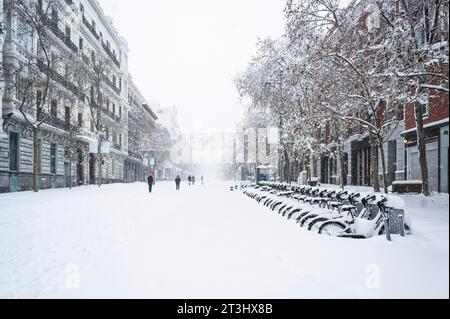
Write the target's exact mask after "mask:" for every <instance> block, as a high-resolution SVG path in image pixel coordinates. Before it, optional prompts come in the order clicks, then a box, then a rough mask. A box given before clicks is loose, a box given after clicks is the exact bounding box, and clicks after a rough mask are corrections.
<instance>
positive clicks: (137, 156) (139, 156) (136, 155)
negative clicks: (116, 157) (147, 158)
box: [128, 151, 143, 161]
mask: <svg viewBox="0 0 450 319" xmlns="http://www.w3.org/2000/svg"><path fill="white" fill-rule="evenodd" d="M128 155H129V156H130V157H134V158H137V159H139V160H141V161H142V159H143V157H142V155H140V154H138V153H135V152H131V151H128Z"/></svg>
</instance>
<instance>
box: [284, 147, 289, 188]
mask: <svg viewBox="0 0 450 319" xmlns="http://www.w3.org/2000/svg"><path fill="white" fill-rule="evenodd" d="M283 152H284V172H283V174H284V180H285V181H286V182H290V181H291V175H290V166H291V163H290V161H289V154H288V151H287V149H286V147H283Z"/></svg>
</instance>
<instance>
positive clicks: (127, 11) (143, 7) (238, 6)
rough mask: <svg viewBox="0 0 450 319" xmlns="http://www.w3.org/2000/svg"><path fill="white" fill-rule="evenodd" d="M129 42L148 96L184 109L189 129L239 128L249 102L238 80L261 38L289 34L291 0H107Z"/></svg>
mask: <svg viewBox="0 0 450 319" xmlns="http://www.w3.org/2000/svg"><path fill="white" fill-rule="evenodd" d="M99 2H100V4H101V6H102V7H103V9H104V11H105V13H106V14H107V15H109V16H111V17H112V18H113V20H114V25H115V26H116V28H117V30H118V32H119V33H120V35H122V36H123V37H124V38H125V39H126V40H127V42H128V46H129V50H130V52H129V70H130V72H131V74H132V76H133V79H134V82H135V83H136V84H137V86H138V87H139V88H140V90H141V92H142V93H143V94H144V96H145V97H146V98H147V99H149V100H152V101H155V102H157V103H159V104H161V105H162V106H165V107H172V106H175V107H176V108H177V109H178V112H179V114H178V122H179V124H180V127H181V129H182V130H183V131H185V132H190V131H191V130H194V131H199V130H203V131H205V132H206V131H213V132H220V131H227V132H230V131H232V130H233V129H234V124H235V123H236V122H237V121H238V120H239V119H240V117H241V114H242V107H241V106H240V105H239V99H238V94H237V91H236V89H235V86H234V84H233V82H232V79H233V77H235V75H236V74H237V73H238V72H239V71H242V70H244V69H245V67H246V65H247V63H248V62H249V60H250V58H251V56H252V55H253V54H254V53H255V43H256V42H257V40H258V37H260V38H264V37H272V38H276V37H279V36H280V35H281V34H282V33H283V28H284V16H283V6H284V3H285V1H284V0H99Z"/></svg>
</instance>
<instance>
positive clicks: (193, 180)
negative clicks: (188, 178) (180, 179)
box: [192, 176, 195, 185]
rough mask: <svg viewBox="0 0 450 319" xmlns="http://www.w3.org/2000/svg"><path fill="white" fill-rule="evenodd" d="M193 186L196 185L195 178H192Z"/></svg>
mask: <svg viewBox="0 0 450 319" xmlns="http://www.w3.org/2000/svg"><path fill="white" fill-rule="evenodd" d="M192 185H195V176H192Z"/></svg>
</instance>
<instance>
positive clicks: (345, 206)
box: [341, 205, 356, 211]
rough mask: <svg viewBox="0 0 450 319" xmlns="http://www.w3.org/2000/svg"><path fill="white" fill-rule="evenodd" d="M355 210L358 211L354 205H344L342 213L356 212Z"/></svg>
mask: <svg viewBox="0 0 450 319" xmlns="http://www.w3.org/2000/svg"><path fill="white" fill-rule="evenodd" d="M354 209H356V206H353V205H343V206H342V207H341V210H342V211H351V210H354Z"/></svg>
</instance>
